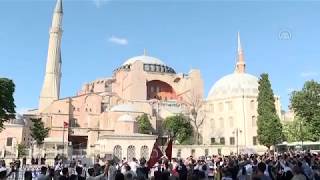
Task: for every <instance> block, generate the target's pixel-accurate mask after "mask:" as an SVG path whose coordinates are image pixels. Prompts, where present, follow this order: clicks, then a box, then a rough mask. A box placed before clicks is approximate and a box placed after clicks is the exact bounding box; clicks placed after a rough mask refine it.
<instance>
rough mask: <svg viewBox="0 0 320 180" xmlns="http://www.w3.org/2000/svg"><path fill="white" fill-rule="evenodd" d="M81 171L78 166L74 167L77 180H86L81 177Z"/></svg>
mask: <svg viewBox="0 0 320 180" xmlns="http://www.w3.org/2000/svg"><path fill="white" fill-rule="evenodd" d="M82 171H83V169H82V167H80V166H77V167H76V173H77V178H78V180H85V179H86V178H85V177H83V176H82Z"/></svg>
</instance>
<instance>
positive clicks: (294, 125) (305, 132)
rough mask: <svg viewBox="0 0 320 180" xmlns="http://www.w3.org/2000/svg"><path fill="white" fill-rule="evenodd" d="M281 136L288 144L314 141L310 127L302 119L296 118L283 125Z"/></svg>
mask: <svg viewBox="0 0 320 180" xmlns="http://www.w3.org/2000/svg"><path fill="white" fill-rule="evenodd" d="M282 130H283V134H284V136H285V140H286V141H288V142H297V141H309V140H313V139H314V134H313V133H312V132H311V131H310V127H309V125H308V124H307V123H305V122H304V121H303V119H302V118H300V117H298V116H296V117H295V118H294V120H293V121H289V122H285V123H284V124H283V129H282Z"/></svg>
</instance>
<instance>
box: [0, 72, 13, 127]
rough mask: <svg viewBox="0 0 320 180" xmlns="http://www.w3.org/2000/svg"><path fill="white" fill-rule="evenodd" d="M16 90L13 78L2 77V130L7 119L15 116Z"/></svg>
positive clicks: (0, 111) (0, 114) (0, 109)
mask: <svg viewBox="0 0 320 180" xmlns="http://www.w3.org/2000/svg"><path fill="white" fill-rule="evenodd" d="M14 90H15V85H14V83H13V81H12V80H10V79H7V78H0V131H1V130H2V129H3V123H4V122H5V121H8V120H9V119H12V118H14V117H15V110H14V108H15V107H16V106H15V104H14V98H13V93H14Z"/></svg>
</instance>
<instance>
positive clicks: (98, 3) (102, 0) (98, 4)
mask: <svg viewBox="0 0 320 180" xmlns="http://www.w3.org/2000/svg"><path fill="white" fill-rule="evenodd" d="M109 1H110V0H92V2H93V4H94V5H95V6H96V7H97V8H100V7H101V6H102V5H104V4H106V3H107V2H109Z"/></svg>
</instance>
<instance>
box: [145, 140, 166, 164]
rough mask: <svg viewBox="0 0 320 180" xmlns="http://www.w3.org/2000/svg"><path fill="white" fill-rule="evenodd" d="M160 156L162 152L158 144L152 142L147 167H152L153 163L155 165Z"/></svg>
mask: <svg viewBox="0 0 320 180" xmlns="http://www.w3.org/2000/svg"><path fill="white" fill-rule="evenodd" d="M162 156H163V154H162V152H161V150H160V148H159V146H158V144H157V143H154V145H153V148H152V152H151V155H150V159H149V161H148V162H147V164H148V167H149V168H152V167H153V165H155V164H156V163H157V162H158V161H159V159H160V158H161V157H162Z"/></svg>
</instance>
